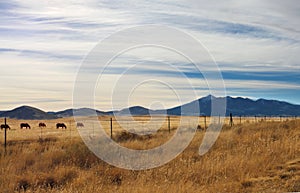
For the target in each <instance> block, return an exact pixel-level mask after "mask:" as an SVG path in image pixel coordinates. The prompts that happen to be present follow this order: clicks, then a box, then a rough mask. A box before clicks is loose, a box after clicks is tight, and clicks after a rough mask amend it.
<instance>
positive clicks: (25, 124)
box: [20, 123, 31, 129]
mask: <svg viewBox="0 0 300 193" xmlns="http://www.w3.org/2000/svg"><path fill="white" fill-rule="evenodd" d="M24 127H25V128H26V129H31V128H30V125H29V124H28V123H21V124H20V128H21V129H23V128H24Z"/></svg>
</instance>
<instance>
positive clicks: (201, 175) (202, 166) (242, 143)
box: [0, 117, 300, 193]
mask: <svg viewBox="0 0 300 193" xmlns="http://www.w3.org/2000/svg"><path fill="white" fill-rule="evenodd" d="M99 119H100V120H102V121H103V127H104V128H105V129H106V131H107V134H108V135H109V134H110V122H109V117H100V118H99ZM135 119H136V120H137V121H139V122H140V123H142V126H143V125H144V126H149V125H147V119H148V118H147V117H136V118H135ZM178 119H179V118H178V117H172V118H171V132H170V133H169V131H168V124H167V122H164V124H163V125H162V126H161V128H160V129H159V130H158V132H157V133H156V134H152V135H149V136H150V137H139V136H136V135H130V134H128V133H125V132H124V130H122V128H121V127H120V126H119V125H118V124H117V123H116V122H114V125H113V128H114V129H113V139H114V140H115V141H117V142H118V143H119V144H120V145H122V146H126V147H130V148H132V149H149V148H153V147H156V146H159V145H161V144H163V143H165V142H166V141H167V140H168V139H170V138H171V137H172V136H173V135H174V133H175V132H176V129H177V125H178ZM186 119H188V117H186ZM104 120H106V121H104ZM207 121H209V120H207ZM21 122H28V123H29V124H30V125H31V126H32V129H30V130H26V129H20V128H19V124H20V123H21ZM39 122H45V123H46V124H47V128H46V129H43V130H42V131H41V130H40V129H39V128H38V123H39ZM57 122H64V123H66V124H67V126H68V128H67V129H66V130H62V129H56V128H55V123H57ZM124 122H125V123H124V124H126V125H127V126H128V127H135V128H133V129H140V128H139V126H136V125H131V122H127V123H126V121H125V118H124ZM225 122H226V124H225V125H224V126H223V129H222V132H221V134H220V136H219V138H218V140H217V142H216V143H215V144H214V146H213V148H212V149H211V150H210V151H209V152H208V153H207V154H205V155H204V156H199V154H198V149H199V145H200V144H201V141H202V138H203V136H204V133H205V132H204V131H203V130H197V132H196V134H195V136H194V138H193V140H192V142H191V143H190V145H189V146H188V148H187V149H186V150H185V151H184V152H183V153H182V154H180V155H179V156H178V157H176V158H175V159H174V160H172V161H171V162H169V163H167V164H165V165H163V166H161V167H158V168H155V169H149V170H143V171H130V170H125V169H120V168H116V167H114V166H111V165H109V164H107V163H105V162H104V161H102V160H100V159H98V158H97V157H96V156H95V155H94V154H93V153H92V152H90V151H89V150H88V148H87V147H86V146H85V145H84V143H83V142H82V140H81V138H80V136H79V134H78V131H77V129H76V127H75V122H74V120H73V119H72V118H64V119H60V120H39V121H22V120H8V124H9V125H10V126H11V128H12V129H11V130H8V131H7V134H8V136H7V138H8V146H7V152H6V154H5V153H4V148H3V146H1V147H0V154H1V155H0V190H1V192H4V193H5V192H14V191H15V192H24V191H25V192H133V193H135V192H157V193H158V192H296V191H300V120H292V119H290V120H286V119H284V120H281V122H280V121H279V118H274V119H272V120H271V119H270V120H268V121H264V120H261V119H260V120H256V121H255V120H254V118H243V119H242V121H241V124H240V120H239V118H235V120H234V122H235V124H234V126H233V127H229V126H228V120H227V119H226V121H225ZM186 123H187V125H186V127H188V126H189V125H188V121H187V122H186ZM199 124H200V125H201V126H202V127H203V125H204V122H203V119H200V121H199ZM140 125H141V124H140ZM153 127H155V125H153ZM91 128H92V127H91ZM91 128H90V129H91ZM83 129H84V128H83ZM92 129H94V128H92ZM3 133H4V132H3V131H1V130H0V135H1V136H0V143H1V144H3Z"/></svg>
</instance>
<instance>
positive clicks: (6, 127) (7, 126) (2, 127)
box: [0, 124, 10, 130]
mask: <svg viewBox="0 0 300 193" xmlns="http://www.w3.org/2000/svg"><path fill="white" fill-rule="evenodd" d="M0 127H1V130H2V129H10V127H9V125H7V124H6V125H4V124H2V125H1V126H0Z"/></svg>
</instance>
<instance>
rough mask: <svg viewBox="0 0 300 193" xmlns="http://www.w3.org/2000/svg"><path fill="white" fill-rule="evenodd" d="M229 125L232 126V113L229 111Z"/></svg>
mask: <svg viewBox="0 0 300 193" xmlns="http://www.w3.org/2000/svg"><path fill="white" fill-rule="evenodd" d="M229 124H230V127H232V126H233V118H232V113H230V123H229Z"/></svg>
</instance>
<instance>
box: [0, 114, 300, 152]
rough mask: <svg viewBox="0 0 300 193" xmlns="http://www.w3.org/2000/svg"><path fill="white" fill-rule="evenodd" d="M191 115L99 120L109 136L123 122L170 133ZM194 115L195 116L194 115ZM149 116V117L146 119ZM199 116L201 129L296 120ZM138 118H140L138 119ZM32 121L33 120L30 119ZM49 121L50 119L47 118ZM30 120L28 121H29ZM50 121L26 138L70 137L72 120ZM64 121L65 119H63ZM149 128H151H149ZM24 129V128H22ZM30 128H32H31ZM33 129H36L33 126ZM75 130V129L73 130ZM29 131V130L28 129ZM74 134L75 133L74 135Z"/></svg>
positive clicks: (289, 118) (5, 121)
mask: <svg viewBox="0 0 300 193" xmlns="http://www.w3.org/2000/svg"><path fill="white" fill-rule="evenodd" d="M191 117H192V116H190V117H189V116H182V117H180V116H167V117H154V118H152V119H150V118H149V117H148V116H145V117H143V116H138V117H136V119H134V118H133V119H128V118H126V117H108V118H103V119H100V120H99V122H100V123H101V124H102V127H103V128H104V129H105V130H108V133H109V130H110V137H111V138H112V137H113V134H114V132H117V131H119V130H120V129H124V128H122V125H121V124H125V125H126V127H128V128H130V127H133V128H132V129H133V130H136V129H141V128H143V129H145V127H149V128H150V127H153V128H155V127H156V128H157V127H158V126H159V127H160V128H159V129H165V130H167V131H168V132H169V133H171V130H172V128H174V129H177V127H178V125H179V123H180V121H181V119H186V120H189V118H191ZM194 117H195V116H194ZM146 118H149V119H146ZM198 118H199V122H198V127H197V128H201V129H206V128H207V127H208V126H209V124H210V123H211V121H212V120H214V121H217V122H215V123H218V124H220V123H221V119H222V120H224V124H226V125H234V124H244V123H259V122H267V121H276V122H283V121H287V120H296V119H298V116H286V115H280V116H264V115H263V116H262V115H256V116H247V115H237V116H232V117H222V116H220V115H219V116H215V117H209V116H198ZM212 118H213V119H212ZM139 119H140V120H139ZM31 121H33V120H31ZM49 121H50V120H49ZM29 122H30V121H29ZM35 122H37V121H35ZM51 122H52V123H53V125H52V127H50V128H42V127H40V128H39V129H40V132H35V133H34V132H33V131H31V132H30V134H31V135H27V136H28V138H29V137H30V138H31V139H32V137H34V136H35V135H36V136H38V135H39V136H38V137H39V138H41V139H43V138H46V137H49V136H51V137H52V136H55V137H56V136H57V137H59V136H63V137H67V136H68V135H69V137H70V138H72V136H73V135H72V128H76V123H75V122H74V120H70V121H69V123H68V124H67V125H68V127H67V129H69V130H70V131H69V133H68V132H67V131H65V132H61V129H54V128H55V127H54V123H55V122H56V120H51ZM65 122H66V121H65ZM18 123H21V121H17V123H16V122H15V123H14V127H11V129H12V130H11V131H7V130H8V129H7V126H4V127H5V128H4V148H6V146H7V140H8V139H7V132H15V131H16V130H17V129H19V127H18ZM158 123H160V125H158ZM185 124H187V126H190V123H189V122H188V121H187V122H185ZM4 125H7V119H6V118H4ZM94 127H95V125H94V123H93V125H92V129H93V134H94ZM83 129H87V127H85V128H83ZM150 129H151V128H150ZM23 130H25V129H23ZM31 130H32V129H31ZM33 130H36V129H35V127H34V128H33ZM75 131H76V130H75ZM0 132H1V131H0ZM22 132H23V133H21V134H22V135H21V139H24V138H25V139H27V138H26V133H27V131H22ZM28 132H29V131H28ZM39 133H40V134H39ZM74 136H75V135H74Z"/></svg>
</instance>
